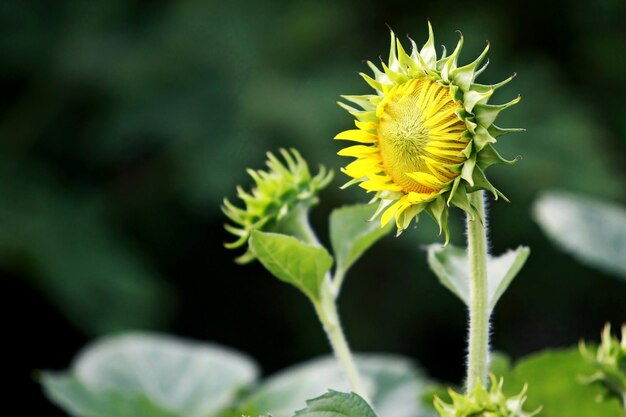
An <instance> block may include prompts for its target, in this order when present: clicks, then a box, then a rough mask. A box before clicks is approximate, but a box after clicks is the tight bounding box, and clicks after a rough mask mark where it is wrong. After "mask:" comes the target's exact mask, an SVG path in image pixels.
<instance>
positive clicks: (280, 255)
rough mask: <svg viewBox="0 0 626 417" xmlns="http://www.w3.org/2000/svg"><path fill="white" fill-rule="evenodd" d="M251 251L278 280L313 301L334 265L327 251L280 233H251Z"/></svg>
mask: <svg viewBox="0 0 626 417" xmlns="http://www.w3.org/2000/svg"><path fill="white" fill-rule="evenodd" d="M250 249H252V252H253V253H254V256H256V257H257V259H258V260H259V261H260V262H261V263H262V264H263V266H264V267H265V268H266V269H267V270H268V271H270V272H271V273H272V274H273V275H274V276H275V277H276V278H278V279H280V280H281V281H285V282H287V283H289V284H292V285H294V286H295V287H296V288H298V289H299V290H300V291H302V292H303V293H304V294H306V296H307V297H309V298H310V299H311V300H313V301H318V300H319V298H320V286H321V283H322V282H323V280H324V278H325V277H326V274H327V273H328V271H329V270H330V267H331V266H332V264H333V258H331V256H330V255H329V254H328V252H327V251H326V249H324V248H322V247H320V246H313V245H310V244H308V243H304V242H302V241H300V240H298V239H296V238H294V237H292V236H286V235H282V234H278V233H265V232H260V231H254V232H252V237H251V238H250Z"/></svg>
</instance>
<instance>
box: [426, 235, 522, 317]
mask: <svg viewBox="0 0 626 417" xmlns="http://www.w3.org/2000/svg"><path fill="white" fill-rule="evenodd" d="M529 254H530V249H528V248H527V247H525V246H520V247H518V248H517V249H515V250H509V251H507V252H505V253H503V254H502V255H500V256H498V257H491V256H490V257H489V260H488V261H487V280H488V291H489V305H490V308H491V309H492V310H493V308H494V307H495V306H496V303H497V302H498V300H499V299H500V297H501V296H502V294H504V292H505V291H506V289H507V288H508V287H509V285H510V284H511V282H512V281H513V278H515V276H516V275H517V273H518V272H519V271H520V270H521V269H522V266H524V263H525V262H526V259H528V255H529ZM428 265H429V266H430V269H432V270H433V272H434V273H435V275H437V278H439V281H440V282H441V283H442V284H443V285H444V286H445V287H446V288H448V289H449V290H450V291H452V293H453V294H454V295H456V296H457V297H459V298H460V299H461V300H462V301H463V302H464V303H465V304H466V305H468V306H469V297H470V295H469V294H470V290H469V282H470V272H469V261H468V259H467V252H466V251H465V249H462V248H459V247H455V246H452V245H448V246H445V247H442V246H441V245H439V244H433V245H430V246H428Z"/></svg>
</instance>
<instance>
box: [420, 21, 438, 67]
mask: <svg viewBox="0 0 626 417" xmlns="http://www.w3.org/2000/svg"><path fill="white" fill-rule="evenodd" d="M419 55H420V56H421V57H422V60H423V61H424V63H425V64H426V65H427V66H428V67H429V68H433V67H434V66H435V63H436V62H437V50H436V49H435V34H434V33H433V26H432V25H431V24H430V20H429V21H428V40H426V43H425V44H424V46H423V47H422V49H421V51H420V52H419Z"/></svg>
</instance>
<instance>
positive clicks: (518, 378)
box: [499, 348, 624, 417]
mask: <svg viewBox="0 0 626 417" xmlns="http://www.w3.org/2000/svg"><path fill="white" fill-rule="evenodd" d="M594 372H595V369H594V367H593V366H592V365H591V364H589V363H587V362H586V361H585V360H584V359H583V357H582V355H581V354H580V353H579V351H578V349H577V348H570V349H560V350H547V351H544V352H540V353H538V354H534V355H531V356H529V357H527V358H524V359H522V360H521V361H520V362H518V364H517V365H516V366H515V368H514V369H513V370H512V371H511V372H510V373H505V374H504V375H499V376H503V377H504V391H505V392H506V393H507V394H509V395H513V394H516V393H518V392H519V391H520V390H521V389H522V387H523V386H524V384H526V383H527V384H528V399H527V402H526V406H525V408H526V409H528V410H534V409H536V408H537V407H540V406H543V410H542V411H541V414H540V416H541V417H572V416H581V417H582V416H584V417H624V410H623V409H622V407H621V405H620V403H619V401H618V400H617V399H615V398H611V399H609V400H606V401H603V402H600V401H599V400H598V399H599V398H601V397H602V396H604V395H605V394H606V393H607V392H606V389H605V388H604V387H603V386H602V384H585V383H583V382H581V380H582V379H583V378H584V377H585V376H589V375H591V374H593V373H594Z"/></svg>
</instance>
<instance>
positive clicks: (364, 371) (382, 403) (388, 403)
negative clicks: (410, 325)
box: [240, 355, 436, 417]
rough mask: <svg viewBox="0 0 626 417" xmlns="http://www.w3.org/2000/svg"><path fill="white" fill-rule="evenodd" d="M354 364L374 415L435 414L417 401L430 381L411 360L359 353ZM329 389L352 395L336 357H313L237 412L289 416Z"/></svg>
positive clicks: (265, 386)
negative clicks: (306, 402)
mask: <svg viewBox="0 0 626 417" xmlns="http://www.w3.org/2000/svg"><path fill="white" fill-rule="evenodd" d="M356 362H357V366H358V368H359V370H360V372H361V377H362V380H363V382H364V386H365V389H366V391H367V393H368V395H369V397H370V399H371V401H372V405H373V406H374V409H375V410H376V413H377V414H378V416H380V417H434V416H435V415H436V413H435V412H434V410H433V409H432V408H430V407H425V406H423V405H422V403H421V401H420V398H421V396H422V393H423V392H424V390H425V388H426V386H427V385H428V381H427V379H426V377H425V376H424V375H423V373H422V372H421V371H420V370H419V369H418V368H416V366H415V365H414V364H413V362H412V361H410V360H409V359H406V358H403V357H400V356H396V355H357V356H356ZM328 389H332V390H337V391H350V386H349V384H348V382H347V381H346V377H345V375H344V373H343V372H342V370H341V368H339V366H338V365H337V360H336V359H335V358H334V357H324V358H320V359H315V360H312V361H310V362H307V363H304V364H299V365H296V366H294V367H291V368H289V369H286V370H284V371H282V372H280V373H278V374H276V375H274V376H271V377H270V378H268V379H267V380H265V381H264V382H263V383H262V384H261V386H260V387H259V388H258V389H257V390H256V391H254V392H253V393H252V394H251V395H250V396H249V397H248V398H247V399H245V400H244V401H243V403H242V408H241V413H240V414H245V415H251V416H252V415H259V414H271V415H272V416H273V417H291V416H292V415H293V411H294V410H297V409H300V408H302V407H303V406H304V404H305V401H306V400H307V399H309V398H313V397H315V396H316V395H319V393H320V392H324V391H326V390H328Z"/></svg>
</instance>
